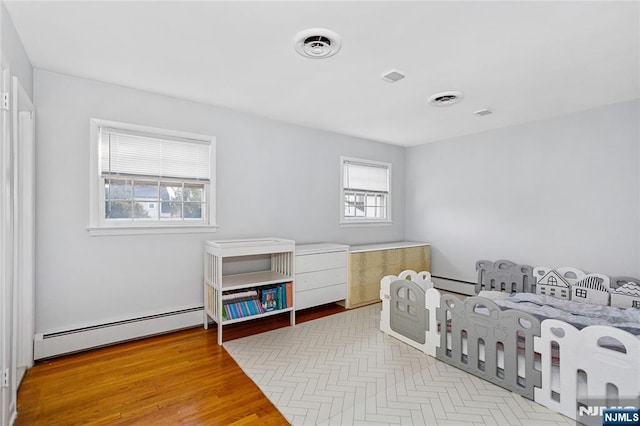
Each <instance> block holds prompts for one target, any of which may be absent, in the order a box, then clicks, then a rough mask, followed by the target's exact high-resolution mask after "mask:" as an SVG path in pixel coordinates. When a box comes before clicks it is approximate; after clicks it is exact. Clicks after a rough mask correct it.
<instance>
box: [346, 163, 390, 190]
mask: <svg viewBox="0 0 640 426" xmlns="http://www.w3.org/2000/svg"><path fill="white" fill-rule="evenodd" d="M344 189H345V190H349V191H372V192H389V168H388V167H386V166H382V165H380V166H378V165H372V164H362V163H357V162H351V161H345V162H344Z"/></svg>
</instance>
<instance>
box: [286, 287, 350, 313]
mask: <svg viewBox="0 0 640 426" xmlns="http://www.w3.org/2000/svg"><path fill="white" fill-rule="evenodd" d="M346 297H347V285H346V283H344V284H338V285H332V286H327V287H320V288H316V289H313V290H307V291H301V292H297V291H296V311H297V310H299V309H305V308H310V307H312V306H318V305H324V304H325V303H331V302H337V301H339V300H344V299H346Z"/></svg>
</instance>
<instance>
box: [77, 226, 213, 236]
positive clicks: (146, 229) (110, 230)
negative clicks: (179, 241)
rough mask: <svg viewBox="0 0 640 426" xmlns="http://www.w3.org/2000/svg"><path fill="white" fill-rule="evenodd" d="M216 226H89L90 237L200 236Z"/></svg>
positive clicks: (211, 230)
mask: <svg viewBox="0 0 640 426" xmlns="http://www.w3.org/2000/svg"><path fill="white" fill-rule="evenodd" d="M217 230H218V225H181V226H176V225H173V226H171V225H167V226H126V227H125V226H89V227H87V231H89V235H90V236H92V237H104V236H112V235H157V234H202V233H210V232H216V231H217Z"/></svg>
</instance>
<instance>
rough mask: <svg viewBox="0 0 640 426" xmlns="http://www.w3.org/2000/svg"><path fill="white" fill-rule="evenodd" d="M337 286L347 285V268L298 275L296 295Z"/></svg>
mask: <svg viewBox="0 0 640 426" xmlns="http://www.w3.org/2000/svg"><path fill="white" fill-rule="evenodd" d="M335 284H343V285H344V286H345V287H346V285H347V268H337V269H327V270H326V271H315V272H306V273H303V274H300V273H297V274H296V278H295V289H296V293H298V292H301V291H306V290H312V289H314V288H318V287H325V286H331V285H335Z"/></svg>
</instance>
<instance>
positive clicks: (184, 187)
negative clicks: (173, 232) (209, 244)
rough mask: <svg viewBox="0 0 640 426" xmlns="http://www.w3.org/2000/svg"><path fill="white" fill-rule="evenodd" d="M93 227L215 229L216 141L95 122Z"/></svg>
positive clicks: (100, 121) (141, 127) (151, 129)
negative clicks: (214, 179)
mask: <svg viewBox="0 0 640 426" xmlns="http://www.w3.org/2000/svg"><path fill="white" fill-rule="evenodd" d="M91 130H92V175H93V183H92V194H91V198H92V201H91V203H92V204H91V211H92V214H91V225H92V226H91V227H90V229H92V228H120V229H126V228H146V229H153V228H174V229H176V228H181V227H182V228H185V227H193V226H207V227H211V226H215V214H214V213H215V183H214V182H213V178H212V177H213V176H215V172H214V170H215V139H214V138H212V137H209V136H203V135H194V134H187V133H183V132H176V131H171V130H164V129H156V128H150V127H143V126H136V125H131V124H125V123H116V122H109V121H104V120H96V119H93V120H91Z"/></svg>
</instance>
